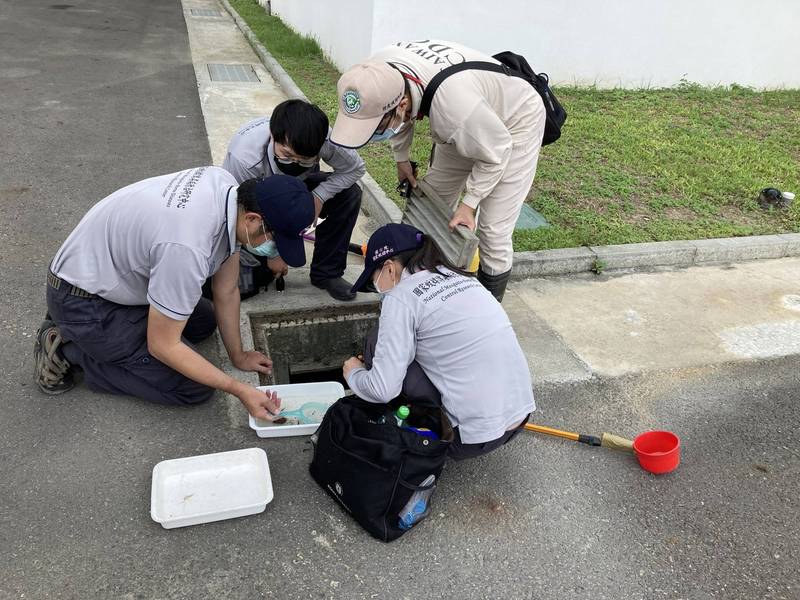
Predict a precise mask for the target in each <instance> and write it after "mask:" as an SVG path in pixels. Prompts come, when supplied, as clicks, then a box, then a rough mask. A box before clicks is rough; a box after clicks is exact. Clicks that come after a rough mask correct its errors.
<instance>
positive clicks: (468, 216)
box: [447, 203, 476, 231]
mask: <svg viewBox="0 0 800 600" xmlns="http://www.w3.org/2000/svg"><path fill="white" fill-rule="evenodd" d="M459 225H465V226H466V227H468V228H469V230H470V231H475V226H476V225H475V209H474V208H472V207H471V206H467V205H466V204H463V203H462V204H459V205H458V208H457V209H456V212H454V213H453V218H452V219H450V222H449V223H448V224H447V226H448V227H449V228H450V231H453V230H454V229H455V228H456V227H458V226H459Z"/></svg>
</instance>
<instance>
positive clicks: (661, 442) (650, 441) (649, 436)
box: [633, 431, 681, 475]
mask: <svg viewBox="0 0 800 600" xmlns="http://www.w3.org/2000/svg"><path fill="white" fill-rule="evenodd" d="M633 451H634V452H635V453H636V458H638V459H639V464H640V465H641V466H642V468H643V469H644V470H645V471H649V472H650V473H655V474H657V475H658V474H661V473H669V472H670V471H674V470H675V469H677V468H678V465H679V464H680V462H681V441H680V439H678V436H677V435H675V434H674V433H672V432H671V431H646V432H644V433H642V434H641V435H638V436H636V439H635V440H633Z"/></svg>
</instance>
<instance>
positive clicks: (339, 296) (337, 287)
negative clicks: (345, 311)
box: [311, 277, 356, 302]
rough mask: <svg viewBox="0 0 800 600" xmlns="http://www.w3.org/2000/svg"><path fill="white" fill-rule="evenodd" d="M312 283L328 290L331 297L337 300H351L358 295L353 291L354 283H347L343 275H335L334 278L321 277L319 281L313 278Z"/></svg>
mask: <svg viewBox="0 0 800 600" xmlns="http://www.w3.org/2000/svg"><path fill="white" fill-rule="evenodd" d="M311 285H313V286H314V287H318V288H319V289H321V290H327V292H328V293H329V294H330V295H331V297H332V298H333V299H335V300H341V301H342V302H349V301H350V300H353V299H354V298H355V297H356V293H355V292H351V291H350V288H352V287H353V285H352V284H350V283H347V282H346V281H345V280H344V279H342V278H341V277H334V278H333V279H321V280H319V281H314V280H311Z"/></svg>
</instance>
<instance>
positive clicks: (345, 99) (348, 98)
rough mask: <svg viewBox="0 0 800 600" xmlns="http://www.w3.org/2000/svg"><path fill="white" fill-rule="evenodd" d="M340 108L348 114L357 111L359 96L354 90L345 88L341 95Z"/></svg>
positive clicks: (359, 103) (359, 101)
mask: <svg viewBox="0 0 800 600" xmlns="http://www.w3.org/2000/svg"><path fill="white" fill-rule="evenodd" d="M342 108H343V109H344V112H346V113H347V114H348V115H352V114H353V113H357V112H358V111H359V109H360V108H361V97H360V96H359V95H358V92H357V91H355V90H347V91H346V92H345V93H344V94H343V95H342Z"/></svg>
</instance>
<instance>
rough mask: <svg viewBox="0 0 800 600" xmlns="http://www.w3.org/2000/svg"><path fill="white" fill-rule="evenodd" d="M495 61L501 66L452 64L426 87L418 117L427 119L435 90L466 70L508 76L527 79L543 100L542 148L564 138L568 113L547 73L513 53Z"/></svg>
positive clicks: (494, 64) (507, 53) (478, 62)
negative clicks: (537, 70)
mask: <svg viewBox="0 0 800 600" xmlns="http://www.w3.org/2000/svg"><path fill="white" fill-rule="evenodd" d="M492 58H494V59H496V60H498V61H500V64H499V65H498V64H496V63H490V62H484V61H478V60H473V61H467V62H463V63H460V64H457V65H453V66H450V67H447V68H445V69H442V70H441V71H439V72H438V73H437V74H436V75H435V76H434V78H433V79H431V82H430V83H429V84H428V85H427V86H426V87H425V91H424V92H423V94H422V101H421V102H420V106H419V111H418V114H420V115H422V116H425V117H427V116H428V113H429V112H430V109H431V102H433V95H434V94H435V93H436V89H437V88H438V87H439V85H441V83H442V81H444V80H445V79H446V78H447V77H449V76H450V75H453V74H455V73H460V72H461V71H465V70H467V69H477V70H481V71H494V72H495V73H505V74H506V75H508V76H511V77H520V78H522V79H524V80H525V81H527V82H528V83H530V84H531V85H532V86H533V88H534V89H535V90H536V91H537V92H538V93H539V95H540V96H541V97H542V101H543V102H544V109H545V112H546V113H547V117H546V122H545V126H544V138H543V139H542V146H546V145H547V144H552V143H553V142H555V141H556V140H557V139H558V138H560V137H561V127H562V126H563V125H564V121H566V120H567V111H566V110H564V107H563V106H561V103H560V102H559V101H558V98H556V96H555V94H553V90H551V89H550V79H549V77H548V76H547V73H538V74H537V73H536V72H534V70H533V69H532V68H531V66H530V65H529V64H528V61H527V60H525V57H524V56H520V55H519V54H514V53H513V52H508V51H506V52H500V53H499V54H495V55H494V56H493V57H492Z"/></svg>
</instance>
